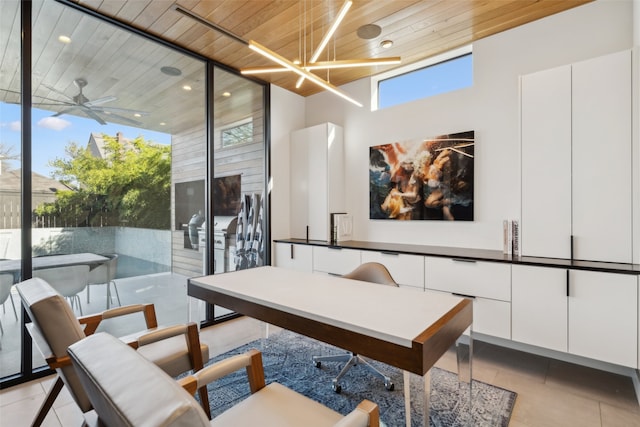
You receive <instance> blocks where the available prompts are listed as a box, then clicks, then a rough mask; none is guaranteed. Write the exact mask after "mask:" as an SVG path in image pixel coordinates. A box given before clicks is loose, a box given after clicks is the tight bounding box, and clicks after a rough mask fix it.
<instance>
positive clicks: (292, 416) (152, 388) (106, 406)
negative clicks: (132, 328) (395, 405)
mask: <svg viewBox="0 0 640 427" xmlns="http://www.w3.org/2000/svg"><path fill="white" fill-rule="evenodd" d="M69 357H70V358H71V361H72V363H73V366H74V368H75V370H76V372H77V374H78V377H79V380H80V382H81V383H82V385H83V386H84V388H85V390H86V391H87V395H88V397H89V400H90V401H91V403H92V404H93V407H94V408H95V411H96V414H97V416H98V423H99V424H100V425H107V426H145V427H159V426H162V427H178V426H201V427H204V426H254V425H256V426H257V425H259V426H262V427H293V426H295V427H299V426H305V427H330V426H336V427H337V426H341V427H367V426H371V427H378V426H379V410H378V406H377V405H376V404H375V403H373V402H370V401H367V400H364V401H362V402H360V404H359V405H358V407H356V408H355V409H354V410H353V411H351V412H350V413H349V414H347V415H346V416H343V415H341V414H339V413H338V412H335V411H333V410H332V409H329V408H327V407H326V406H324V405H322V404H321V403H318V402H316V401H314V400H312V399H310V398H308V397H305V396H303V395H302V394H300V393H298V392H296V391H293V390H291V389H289V388H287V387H285V386H283V385H281V384H278V383H275V382H272V383H270V384H269V385H266V386H265V379H264V370H263V365H262V356H261V353H260V352H259V351H257V350H250V351H249V352H247V353H244V354H240V355H236V356H232V357H230V358H228V359H225V360H222V361H220V362H218V363H216V364H213V365H211V366H208V367H206V368H204V369H203V370H202V371H198V372H196V373H195V374H193V375H190V376H187V377H185V378H184V379H181V380H180V381H178V382H176V381H175V380H174V379H173V378H170V377H169V376H167V375H166V374H165V373H163V372H162V371H161V370H160V369H158V368H157V367H156V366H154V365H153V364H152V363H149V361H147V360H145V359H144V358H143V357H141V356H140V355H139V354H136V352H135V351H133V350H132V349H130V348H128V347H127V346H126V345H124V344H123V343H122V342H121V341H119V340H117V339H115V338H114V337H113V336H111V335H108V334H104V333H98V334H95V335H92V336H90V337H88V338H86V339H84V340H82V341H79V342H77V343H75V344H73V345H71V346H70V347H69ZM123 366H126V367H127V369H122V367H123ZM241 369H246V373H247V377H248V383H249V384H248V385H249V389H250V391H251V395H250V396H249V397H247V398H246V399H244V400H242V401H240V402H239V403H237V404H235V405H234V406H232V407H231V408H229V409H227V410H226V411H224V412H223V413H222V414H220V415H218V416H216V417H215V418H213V419H212V420H211V421H209V420H208V419H207V417H206V416H205V413H204V412H202V409H201V408H200V407H199V406H198V405H197V403H196V401H195V400H194V399H193V397H192V396H191V395H189V394H190V393H191V394H192V393H194V392H195V390H196V388H197V387H201V386H202V385H204V384H206V383H209V382H212V381H215V380H217V379H219V378H222V377H224V376H226V375H229V374H231V373H234V372H236V371H239V370H241ZM180 385H182V387H180ZM185 390H186V391H185Z"/></svg>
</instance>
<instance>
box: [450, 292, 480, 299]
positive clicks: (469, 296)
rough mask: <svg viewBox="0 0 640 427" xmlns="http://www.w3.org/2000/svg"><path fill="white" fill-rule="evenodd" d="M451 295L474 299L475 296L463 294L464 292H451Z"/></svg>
mask: <svg viewBox="0 0 640 427" xmlns="http://www.w3.org/2000/svg"><path fill="white" fill-rule="evenodd" d="M451 295H453V296H455V297H462V298H469V299H476V297H475V296H473V295H465V294H459V293H457V292H451Z"/></svg>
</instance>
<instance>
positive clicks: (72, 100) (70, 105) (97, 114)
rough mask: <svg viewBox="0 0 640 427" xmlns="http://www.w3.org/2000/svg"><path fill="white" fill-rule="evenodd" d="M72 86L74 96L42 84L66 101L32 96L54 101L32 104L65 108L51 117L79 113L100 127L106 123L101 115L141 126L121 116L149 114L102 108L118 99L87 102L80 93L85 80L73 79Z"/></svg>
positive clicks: (111, 97) (86, 83)
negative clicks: (74, 90) (75, 89)
mask: <svg viewBox="0 0 640 427" xmlns="http://www.w3.org/2000/svg"><path fill="white" fill-rule="evenodd" d="M73 84H74V85H75V86H76V87H77V88H78V93H77V94H76V95H74V96H69V95H67V94H66V93H64V92H61V91H59V90H57V89H56V88H54V87H52V86H48V85H46V84H44V83H42V86H43V87H45V88H47V89H49V90H50V91H52V92H55V93H57V94H58V95H60V96H62V97H64V98H65V99H66V100H54V99H50V98H46V97H41V96H38V95H34V97H38V98H41V99H44V100H48V101H54V102H37V103H34V105H40V106H43V105H50V106H60V105H62V106H66V108H64V109H62V110H61V111H58V112H57V113H55V114H53V115H52V116H51V117H58V116H61V115H63V114H68V113H71V112H73V111H80V112H82V113H84V114H85V115H86V116H88V117H90V118H92V119H93V120H95V121H97V122H98V123H100V124H101V125H106V124H107V122H106V121H105V120H104V119H103V118H102V117H101V114H104V115H108V116H110V117H114V118H116V119H118V120H121V121H123V122H125V123H129V124H131V125H134V126H140V125H142V123H140V122H139V121H137V120H134V119H130V118H129V117H125V116H123V115H121V114H131V115H135V116H136V117H141V116H145V115H147V114H149V113H146V112H144V111H138V110H129V109H126V108H116V107H105V106H102V104H106V103H107V102H112V101H115V100H117V99H118V98H116V97H115V96H111V95H109V96H103V97H102V98H98V99H94V100H93V101H91V100H89V99H88V98H87V97H86V96H85V95H84V94H83V92H82V91H83V89H84V88H85V87H86V86H87V85H88V84H89V82H88V81H87V79H85V78H83V77H78V78H76V79H74V80H73ZM118 113H121V114H118Z"/></svg>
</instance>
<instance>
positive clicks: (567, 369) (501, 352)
mask: <svg viewBox="0 0 640 427" xmlns="http://www.w3.org/2000/svg"><path fill="white" fill-rule="evenodd" d="M261 331H262V329H261V327H260V324H259V323H258V322H256V321H254V320H252V319H248V318H240V319H236V320H233V321H231V322H226V323H225V324H222V325H218V326H213V327H210V328H207V329H204V330H203V331H202V332H201V336H202V340H203V341H205V342H206V343H207V344H208V345H209V346H210V348H211V354H212V355H215V354H219V353H222V352H224V351H227V350H229V349H231V348H234V347H236V346H239V345H241V344H243V343H246V342H248V341H251V340H253V339H256V338H258V337H259V336H260V335H261ZM438 366H440V367H442V368H445V369H449V370H455V354H454V353H453V352H450V353H448V354H446V355H445V356H444V357H443V358H442V359H441V360H440V361H439V362H438ZM473 374H474V378H475V379H477V380H480V381H484V382H487V383H490V384H494V385H496V386H500V387H504V388H507V389H509V390H513V391H515V392H517V393H518V397H517V399H516V405H515V408H514V411H513V415H512V417H511V423H510V424H509V425H510V426H511V427H546V426H548V427H558V426H562V427H564V426H580V427H591V426H594V427H595V426H601V427H615V426H619V427H632V426H638V427H640V407H639V406H638V401H637V399H636V396H635V392H634V389H633V385H632V382H631V379H630V378H628V377H625V376H620V375H615V374H611V373H606V372H602V371H598V370H594V369H590V368H585V367H582V366H577V365H573V364H569V363H565V362H561V361H557V360H553V359H548V358H544V357H540V356H535V355H531V354H528V353H522V352H519V351H515V350H511V349H506V348H502V347H498V346H495V345H491V344H487V343H483V342H479V341H476V342H475V344H474V365H473ZM52 378H53V377H48V378H46V379H44V380H40V381H34V382H30V383H27V384H23V385H20V386H16V387H12V388H10V389H7V390H3V391H1V392H0V426H2V427H4V426H6V427H9V426H11V427H22V426H28V425H30V423H31V420H32V419H33V417H34V415H35V413H36V412H37V409H38V407H39V405H40V403H41V402H42V400H43V399H44V396H45V393H46V390H48V387H49V386H50V385H51V382H52ZM81 424H82V415H81V413H80V411H79V410H78V409H77V407H76V406H75V404H74V403H73V401H72V400H71V397H70V396H69V395H68V394H66V393H65V392H64V390H63V393H62V394H61V395H60V397H58V399H57V401H56V402H55V404H54V411H53V412H52V413H50V414H49V415H48V416H47V418H46V420H45V423H44V425H45V426H80V425H81Z"/></svg>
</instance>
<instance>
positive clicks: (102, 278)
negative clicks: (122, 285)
mask: <svg viewBox="0 0 640 427" xmlns="http://www.w3.org/2000/svg"><path fill="white" fill-rule="evenodd" d="M105 256H106V257H108V258H109V261H107V262H105V263H104V264H100V265H99V266H97V267H96V268H94V269H93V270H91V271H89V284H88V285H87V304H88V303H89V298H90V292H91V286H92V285H104V284H106V285H107V309H109V308H110V307H111V298H112V295H111V285H113V290H114V291H115V293H116V299H117V300H118V305H120V306H122V303H120V294H119V293H118V287H117V286H116V281H115V278H116V272H117V270H118V254H112V255H105Z"/></svg>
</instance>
